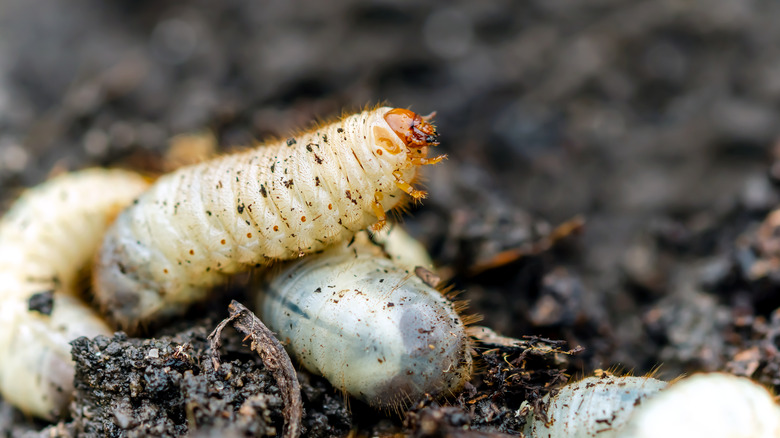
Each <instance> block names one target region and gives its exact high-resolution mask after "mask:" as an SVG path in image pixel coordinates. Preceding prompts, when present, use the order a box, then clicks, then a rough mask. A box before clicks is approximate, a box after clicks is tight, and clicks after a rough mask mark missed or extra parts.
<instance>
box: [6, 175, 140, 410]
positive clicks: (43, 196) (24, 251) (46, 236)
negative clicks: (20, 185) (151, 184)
mask: <svg viewBox="0 0 780 438" xmlns="http://www.w3.org/2000/svg"><path fill="white" fill-rule="evenodd" d="M147 186H148V183H147V181H146V180H145V179H144V178H142V177H141V176H139V175H137V174H135V173H132V172H127V171H123V170H106V169H88V170H82V171H79V172H74V173H69V174H64V175H61V176H59V177H56V178H53V179H51V180H49V181H47V182H45V183H43V184H41V185H40V186H38V187H35V188H33V189H30V190H27V191H26V192H24V193H23V194H22V196H20V197H19V199H18V200H17V201H16V202H15V203H14V204H13V205H12V207H11V209H10V210H9V211H8V212H7V213H6V214H5V215H4V216H3V217H2V220H0V327H2V329H1V330H0V358H2V363H0V393H1V394H2V396H3V398H4V399H5V400H6V401H8V402H10V403H12V404H13V405H15V406H16V407H18V408H19V409H20V410H22V411H23V412H26V413H28V414H31V415H34V416H37V417H41V418H46V419H49V420H53V419H55V418H57V417H59V416H61V415H62V414H65V413H66V412H67V406H68V402H69V401H70V399H71V397H72V395H73V374H74V370H73V362H72V361H71V355H70V345H69V344H68V343H69V342H70V341H72V340H74V339H76V338H77V337H79V336H96V335H98V334H104V335H108V334H110V333H111V330H110V328H109V327H108V325H107V324H106V323H105V322H104V321H103V320H102V319H101V318H100V317H99V316H98V315H97V314H96V313H95V312H94V311H93V310H92V309H91V308H90V307H88V306H87V305H86V304H84V303H83V302H82V300H81V297H79V296H78V294H79V292H80V286H81V285H82V284H83V282H82V281H81V278H80V275H81V274H82V272H83V271H85V269H86V268H87V267H88V266H89V263H90V262H91V261H92V259H93V258H94V256H95V253H96V252H97V249H98V247H99V245H100V242H101V240H102V236H103V232H104V231H105V230H106V229H107V228H108V225H109V224H110V223H111V221H113V219H114V218H115V217H116V215H117V214H118V213H119V212H120V211H121V210H122V209H123V208H125V207H126V206H127V205H128V204H130V203H131V202H132V201H133V199H135V198H136V197H137V196H138V195H139V194H140V193H141V192H142V191H143V190H144V189H146V187H147ZM34 302H41V303H44V305H43V306H40V307H36V306H34V305H33V303H34ZM32 308H35V309H37V310H33V309H32Z"/></svg>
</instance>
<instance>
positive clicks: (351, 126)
mask: <svg viewBox="0 0 780 438" xmlns="http://www.w3.org/2000/svg"><path fill="white" fill-rule="evenodd" d="M426 120H427V119H426V118H423V117H420V116H418V115H416V114H414V113H412V112H411V111H408V110H403V109H391V108H377V109H374V110H370V111H365V112H362V113H359V114H355V115H352V116H349V117H346V118H344V119H342V120H340V121H338V122H336V123H332V124H330V125H325V126H321V127H319V128H316V129H314V130H312V131H309V132H306V133H304V134H301V135H299V136H296V137H294V138H290V139H287V140H284V141H281V142H279V143H276V144H270V145H265V146H260V147H258V148H255V149H251V150H247V151H244V152H241V153H238V154H234V155H228V156H224V157H220V158H218V159H215V160H211V161H207V162H204V163H200V164H197V165H195V166H190V167H185V168H182V169H179V170H178V171H176V172H174V173H172V174H169V175H166V176H164V177H162V178H160V179H159V180H158V181H157V183H156V184H155V185H154V186H153V187H152V188H151V189H150V190H149V191H148V192H147V193H146V194H145V195H144V196H143V197H141V199H139V202H138V203H137V205H134V206H133V207H132V208H130V209H128V210H127V211H125V212H124V213H122V215H121V216H120V218H119V219H118V220H117V221H116V223H115V225H114V226H113V227H112V228H111V230H110V231H109V232H108V233H107V236H106V239H105V242H104V244H103V249H102V251H101V254H100V258H99V260H98V265H97V268H96V273H95V290H96V295H97V297H98V300H99V301H100V302H101V304H102V305H103V307H104V308H105V309H106V311H107V312H108V313H109V314H110V315H111V316H112V317H113V318H114V319H115V320H116V322H118V323H119V324H120V325H122V326H124V327H130V328H132V327H133V326H134V325H135V324H137V323H138V322H142V321H145V320H150V319H154V318H159V317H165V316H168V315H173V314H176V313H179V312H181V311H182V310H183V308H184V305H185V304H186V303H188V302H191V301H195V300H198V299H200V298H202V297H203V296H205V294H206V293H207V291H208V290H209V288H210V287H212V286H214V285H216V284H219V283H220V282H222V281H224V279H225V277H226V276H227V275H230V274H234V273H236V272H239V271H242V270H247V269H249V268H251V267H255V266H260V265H265V264H267V263H269V262H270V261H273V260H283V259H294V258H297V257H299V256H301V255H303V254H306V253H311V252H315V251H319V250H321V249H323V248H326V247H327V246H329V245H332V244H334V243H336V242H339V241H342V240H345V239H347V238H349V237H351V236H352V235H353V234H354V233H355V232H357V231H358V230H361V229H363V228H365V227H367V226H369V225H371V224H372V223H376V222H379V223H380V224H381V223H384V221H385V212H386V211H387V210H389V209H391V208H393V207H395V206H397V205H398V204H399V202H401V201H402V200H403V199H404V198H405V197H407V196H412V197H414V198H420V197H423V196H424V192H421V191H419V190H416V189H414V188H413V187H412V184H413V183H414V182H415V180H416V179H417V173H418V170H419V167H420V166H422V165H425V164H433V163H436V162H438V161H439V160H441V158H442V157H436V158H427V157H426V156H427V153H428V149H429V147H430V146H432V145H435V144H436V141H435V138H436V132H435V130H434V129H433V126H432V125H431V124H429V123H428V122H427V121H426Z"/></svg>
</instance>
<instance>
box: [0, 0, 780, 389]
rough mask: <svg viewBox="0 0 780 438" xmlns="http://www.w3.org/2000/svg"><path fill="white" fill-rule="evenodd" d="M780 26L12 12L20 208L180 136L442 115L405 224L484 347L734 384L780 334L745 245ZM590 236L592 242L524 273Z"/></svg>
mask: <svg viewBox="0 0 780 438" xmlns="http://www.w3.org/2000/svg"><path fill="white" fill-rule="evenodd" d="M778 19H780V3H778V2H776V1H773V0H743V1H731V0H709V1H703V0H702V1H684V0H632V1H628V0H592V1H587V2H584V1H581V0H526V1H509V0H506V1H502V0H487V1H478V2H476V1H447V2H444V1H440V2H434V1H420V0H415V1H380V0H375V1H357V0H331V1H327V2H326V1H316V0H312V1H255V2H244V1H236V0H224V1H219V2H214V1H206V0H201V1H187V2H182V1H114V2H103V1H97V0H94V1H89V0H78V1H71V2H58V1H52V0H39V1H36V2H29V1H25V0H3V1H2V3H0V187H1V188H2V189H1V190H0V199H1V200H3V201H4V204H3V205H7V203H8V202H9V200H11V199H12V198H13V197H14V196H15V195H16V194H17V193H18V190H19V189H20V188H21V187H23V186H28V185H32V184H36V183H39V182H41V181H42V180H44V179H45V178H46V177H47V175H49V174H51V173H52V172H53V171H57V170H63V169H67V170H73V169H79V168H83V167H87V166H92V165H114V166H117V165H118V166H123V167H131V168H135V169H138V170H144V171H149V172H154V171H157V170H159V166H160V165H159V161H160V159H161V157H162V156H163V154H164V151H165V150H166V148H167V144H168V140H169V139H170V138H171V137H172V136H174V135H176V134H181V133H190V132H198V131H203V130H211V131H212V132H213V133H214V134H215V135H216V137H217V139H218V142H219V145H220V147H221V148H225V149H229V148H231V147H235V146H240V145H248V144H250V143H251V142H252V141H253V140H255V139H263V138H265V137H269V136H284V135H287V134H289V133H290V132H292V131H294V130H295V129H299V128H303V127H306V126H309V125H310V124H311V121H312V120H316V119H326V118H329V117H333V116H338V115H340V114H341V113H342V112H343V111H352V110H357V109H360V108H362V107H364V106H365V105H374V104H377V103H379V102H386V103H389V104H391V105H393V106H400V107H408V108H410V109H412V110H414V111H416V112H418V113H422V114H427V113H429V112H431V111H437V116H436V122H437V126H438V128H439V131H440V133H441V146H440V147H439V149H440V151H441V152H444V153H447V154H448V155H449V160H447V161H446V162H444V163H442V164H440V165H438V166H435V167H433V168H430V169H427V171H428V173H427V177H428V180H427V182H426V184H427V186H428V188H429V190H430V199H429V200H427V201H426V202H425V203H424V205H423V206H422V207H420V208H418V209H416V211H415V212H414V214H413V215H412V217H409V218H406V219H405V224H406V226H407V228H408V229H409V230H410V232H411V233H412V234H414V235H416V236H419V237H421V238H422V240H423V241H424V243H425V244H426V245H427V246H428V247H429V248H430V249H431V251H432V252H433V255H434V256H435V258H436V259H437V261H438V262H439V263H440V264H441V265H442V266H443V267H444V272H446V273H448V275H447V276H448V278H450V279H451V281H452V282H453V283H454V284H455V285H456V287H458V288H461V289H464V290H465V293H464V297H465V298H467V299H470V300H471V302H472V311H473V312H476V313H481V314H483V315H484V316H485V320H484V322H483V324H485V325H488V326H491V327H493V328H495V329H496V330H498V331H500V332H502V333H504V334H506V335H511V336H522V335H524V334H540V335H544V336H549V337H552V338H555V339H564V340H567V341H569V342H570V345H571V346H575V345H581V346H583V347H585V349H586V350H585V352H584V353H582V354H581V355H580V356H579V359H578V361H579V362H578V365H577V367H578V369H576V370H574V371H575V372H576V371H577V370H579V371H584V372H590V371H592V370H593V369H594V368H598V367H604V368H606V367H610V366H615V365H619V366H622V367H623V368H624V369H633V370H635V372H636V373H638V374H641V373H644V372H647V371H649V370H651V369H653V368H654V367H656V366H658V365H661V364H663V366H662V367H661V373H662V375H663V374H664V373H667V374H666V377H673V376H675V375H676V374H677V373H679V372H682V371H692V370H701V369H725V368H726V367H727V366H732V368H733V364H732V365H728V364H729V363H732V362H733V360H732V359H733V357H734V355H735V354H737V353H738V352H740V351H745V350H746V349H749V348H752V347H753V344H751V342H758V341H760V340H761V341H762V342H763V341H765V340H766V339H768V338H767V336H769V335H767V333H769V329H767V328H766V327H768V326H772V324H780V321H776V320H777V319H780V318H778V317H777V316H773V315H774V313H773V312H774V309H775V308H776V307H777V306H778V304H780V303H779V302H778V301H780V300H779V299H778V298H774V296H775V295H776V294H775V295H773V294H772V292H773V291H775V290H776V288H775V286H774V283H773V282H772V281H769V283H768V285H767V283H762V284H761V286H760V287H757V286H756V285H755V284H753V283H751V281H749V280H748V279H745V278H744V276H740V272H743V273H744V272H745V271H747V270H749V266H748V265H749V264H750V263H752V262H751V261H750V260H747V259H746V258H745V257H742V258H740V257H741V256H744V255H745V254H747V253H745V252H744V251H743V250H742V249H740V248H739V245H738V242H739V241H740V240H739V239H740V236H743V237H744V236H748V237H749V236H752V235H753V234H751V233H753V231H754V230H755V227H757V226H758V224H759V223H760V221H761V220H762V219H763V217H764V215H765V214H766V213H767V212H768V211H769V209H771V208H773V207H774V206H775V205H776V203H777V200H778V192H777V190H776V187H775V182H776V181H777V180H778V177H780V173H777V174H776V173H773V170H772V169H773V167H772V164H773V162H774V160H775V158H776V156H780V144H779V145H778V146H777V147H776V146H775V142H776V141H777V140H778V138H780V137H779V134H780V123H778V121H780V117H779V116H780V26H777V23H778ZM775 167H777V166H775ZM774 172H777V170H775V171H774ZM576 215H581V217H583V218H584V219H585V220H586V224H585V227H584V229H583V233H582V234H581V236H579V237H578V238H577V239H574V242H568V243H567V244H565V245H563V248H559V249H557V250H549V251H548V250H546V249H545V250H544V251H538V250H529V249H528V248H529V242H530V243H533V242H539V241H540V239H544V237H545V236H549V233H550V230H551V229H553V228H554V227H555V226H556V225H558V224H561V223H563V222H564V221H566V220H568V219H570V218H572V217H575V216H576ZM567 240H568V239H567ZM531 246H533V245H531ZM743 249H744V248H743ZM507 251H509V254H510V255H511V254H514V255H515V256H516V257H514V258H513V257H510V258H509V259H501V258H500V256H499V255H501V254H504V255H505V254H507ZM741 251H742V252H741ZM753 255H755V254H753ZM746 260H747V261H746ZM751 260H752V259H751ZM740 263H741V264H740ZM746 264H747V265H746ZM766 291H769V292H768V293H765V292H766ZM773 318H775V319H773ZM773 321H774V322H773ZM761 324H763V325H761ZM762 327H763V328H762ZM762 330H764V331H762ZM762 333H763V334H762ZM773 333H774V332H773ZM772 336H774V335H772ZM773 339H774V338H772V339H770V341H771V343H772V345H775V344H774V341H773ZM774 348H775V352H776V351H777V346H776V345H775V347H774ZM778 357H779V356H777V355H775V356H772V357H770V358H769V359H767V358H763V359H762V360H764V362H761V364H763V365H756V367H753V368H750V369H749V371H750V372H749V373H748V372H747V371H745V372H744V373H746V374H750V373H755V372H760V371H761V370H762V369H764V368H763V367H767V366H768V365H767V363H770V362H771V360H777V361H778V362H777V363H780V359H778ZM772 358H774V359H772ZM757 360H758V359H757ZM767 361H770V362H767ZM757 363H758V362H757ZM757 370H758V371H757ZM769 374H771V373H769ZM769 374H767V375H769ZM767 379H770V380H769V381H770V382H771V383H773V384H775V385H778V384H780V376H778V375H776V374H774V377H771V376H770V377H767ZM772 379H774V380H772Z"/></svg>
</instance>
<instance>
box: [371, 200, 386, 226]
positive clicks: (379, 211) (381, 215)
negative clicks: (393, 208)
mask: <svg viewBox="0 0 780 438" xmlns="http://www.w3.org/2000/svg"><path fill="white" fill-rule="evenodd" d="M381 196H382V194H381V193H377V194H376V195H374V204H373V207H374V214H376V218H377V221H376V223H374V224H373V225H371V231H374V232H377V231H380V230H381V229H383V228H384V227H385V226H386V225H387V213H385V209H384V208H383V207H382V204H381V203H380V202H379V201H380V199H381Z"/></svg>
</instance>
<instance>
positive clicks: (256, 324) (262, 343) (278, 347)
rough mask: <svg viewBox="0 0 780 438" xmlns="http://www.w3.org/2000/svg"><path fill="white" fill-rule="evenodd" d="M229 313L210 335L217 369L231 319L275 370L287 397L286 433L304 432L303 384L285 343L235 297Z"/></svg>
mask: <svg viewBox="0 0 780 438" xmlns="http://www.w3.org/2000/svg"><path fill="white" fill-rule="evenodd" d="M228 310H229V312H230V316H229V317H228V318H226V319H224V320H223V321H222V322H220V323H219V325H217V328H215V329H214V331H213V332H211V334H210V335H209V340H210V342H211V361H212V362H213V363H214V369H215V370H216V369H218V368H219V364H220V359H219V348H220V347H221V346H222V340H221V338H222V329H224V328H225V326H226V325H228V324H229V323H232V324H233V328H235V329H236V330H237V331H238V332H239V333H241V334H243V335H244V336H245V338H244V339H245V340H246V339H251V340H252V343H251V344H250V348H251V349H252V350H254V351H256V352H257V354H259V355H260V359H262V360H263V365H265V367H266V368H268V369H269V370H270V371H271V373H273V375H274V378H275V379H276V384H277V385H278V386H279V391H280V392H281V395H282V400H283V401H284V409H283V410H282V414H283V415H284V435H283V436H285V437H287V438H297V437H299V436H300V434H301V417H302V416H303V403H302V401H301V388H300V386H299V385H298V378H297V375H296V373H295V369H294V368H293V365H292V361H291V360H290V356H288V355H287V352H286V351H284V347H282V344H281V343H280V342H279V341H278V340H277V339H276V337H274V334H273V332H271V331H270V330H268V327H266V326H265V324H263V322H262V321H260V319H259V318H258V317H257V316H255V314H254V313H252V311H250V310H249V309H247V308H246V307H244V305H242V304H241V303H239V302H238V301H235V300H233V301H232V302H231V303H230V305H229V306H228Z"/></svg>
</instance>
